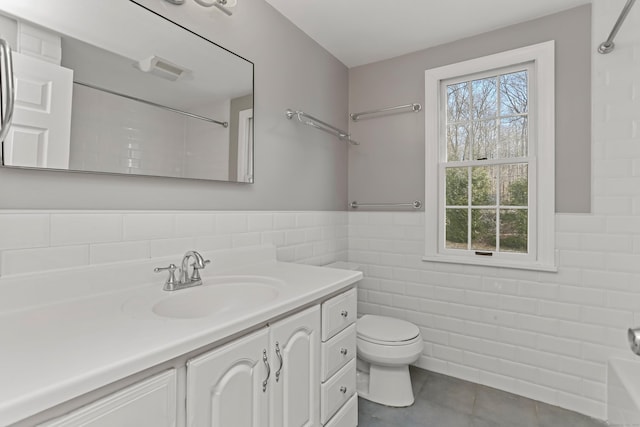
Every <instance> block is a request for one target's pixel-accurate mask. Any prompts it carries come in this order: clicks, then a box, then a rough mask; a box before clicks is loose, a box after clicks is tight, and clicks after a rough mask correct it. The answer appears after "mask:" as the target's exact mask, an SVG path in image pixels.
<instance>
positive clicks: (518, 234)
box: [446, 167, 528, 252]
mask: <svg viewBox="0 0 640 427" xmlns="http://www.w3.org/2000/svg"><path fill="white" fill-rule="evenodd" d="M490 172H491V170H490V168H489V167H474V168H472V181H471V199H472V205H473V206H481V205H493V204H495V202H496V201H495V193H496V188H495V187H494V184H493V182H495V181H494V180H493V179H492V176H491V174H490ZM468 187H469V186H468V168H448V169H447V170H446V200H447V205H449V206H459V207H460V208H459V209H451V208H449V209H447V215H446V240H447V242H450V243H454V244H456V243H457V244H458V245H453V246H454V247H455V246H459V244H464V245H465V247H466V244H467V241H468V239H467V238H468V236H467V233H468V226H469V216H468V212H469V211H468V209H467V207H468V195H467V194H468V193H467V192H468ZM507 194H508V197H509V202H510V204H511V205H512V206H527V205H528V185H527V180H526V178H521V179H516V180H514V181H513V182H512V183H511V184H510V185H509V186H508V188H507ZM500 218H501V220H500V235H501V236H500V247H501V250H503V251H508V252H526V251H527V240H528V239H527V237H528V236H527V232H528V210H527V209H502V210H501V212H500ZM496 237H497V236H496V211H495V210H494V209H472V211H471V239H472V242H473V244H474V247H477V248H484V249H487V248H495V246H496Z"/></svg>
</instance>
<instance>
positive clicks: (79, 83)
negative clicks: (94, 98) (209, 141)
mask: <svg viewBox="0 0 640 427" xmlns="http://www.w3.org/2000/svg"><path fill="white" fill-rule="evenodd" d="M73 84H76V85H80V86H85V87H88V88H91V89H95V90H99V91H102V92H106V93H109V94H111V95H116V96H120V97H122V98H126V99H130V100H132V101H138V102H141V103H143V104H147V105H151V106H152V107H158V108H162V109H163V110H168V111H171V112H172V113H177V114H181V115H183V116H187V117H191V118H192V119H198V120H202V121H205V122H209V123H215V124H218V125H220V126H223V127H226V128H227V127H229V122H221V121H219V120H214V119H211V118H209V117H205V116H200V115H198V114H193V113H189V112H187V111H182V110H178V109H176V108H171V107H167V106H166V105H162V104H156V103H155V102H151V101H147V100H146V99H141V98H136V97H135V96H131V95H127V94H124V93H120V92H114V91H112V90H109V89H105V88H102V87H99V86H94V85H92V84H89V83H84V82H75V81H74V82H73Z"/></svg>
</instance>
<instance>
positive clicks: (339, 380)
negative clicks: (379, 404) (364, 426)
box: [320, 289, 358, 427]
mask: <svg viewBox="0 0 640 427" xmlns="http://www.w3.org/2000/svg"><path fill="white" fill-rule="evenodd" d="M356 313H357V296H356V290H355V289H351V290H350V291H347V292H345V293H342V294H340V295H337V296H335V297H333V298H331V299H329V300H327V301H325V302H323V303H322V351H321V359H322V375H321V381H322V384H321V397H320V399H321V410H320V421H321V423H322V425H324V426H327V427H354V426H356V425H357V423H358V401H357V395H356V394H355V392H356V359H355V356H356V325H355V321H356Z"/></svg>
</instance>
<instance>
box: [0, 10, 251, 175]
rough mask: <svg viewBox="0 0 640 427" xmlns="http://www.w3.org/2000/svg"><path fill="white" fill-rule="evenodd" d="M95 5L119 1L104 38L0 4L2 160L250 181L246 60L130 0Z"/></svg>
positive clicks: (87, 25)
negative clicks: (5, 120)
mask: <svg viewBox="0 0 640 427" xmlns="http://www.w3.org/2000/svg"><path fill="white" fill-rule="evenodd" d="M82 1H83V0H79V1H78V2H76V3H77V4H78V7H83V6H82V5H80V2H82ZM14 3H19V2H14ZM32 3H34V2H32ZM41 3H42V2H41ZM47 3H48V2H47ZM51 3H56V2H51ZM64 3H70V2H69V1H67V2H64ZM93 3H96V2H93ZM101 3H102V4H103V5H104V6H101V7H111V6H112V9H113V8H116V9H122V11H120V12H119V11H114V10H111V12H110V13H111V14H112V15H113V14H115V15H117V19H116V20H115V21H114V22H109V23H108V24H109V28H110V29H111V30H110V33H109V34H93V33H92V31H93V32H96V31H99V30H101V29H100V28H92V27H99V26H98V25H96V23H92V22H90V21H87V22H84V20H83V19H81V17H80V18H79V16H74V14H73V13H70V14H68V16H67V17H66V18H64V15H65V12H64V11H59V12H58V13H59V14H60V16H57V17H56V18H55V19H50V20H47V19H44V21H47V22H46V23H43V22H40V21H42V20H43V17H44V16H46V15H45V14H44V12H43V11H41V10H40V11H36V10H35V9H37V8H35V7H34V8H33V9H34V10H33V14H31V13H30V10H29V8H28V7H26V6H16V7H15V9H17V10H9V11H2V10H0V36H1V37H2V38H3V39H5V40H7V41H8V43H9V44H10V45H11V49H12V52H13V55H12V56H13V69H14V72H13V74H14V82H15V88H16V91H15V94H16V97H15V98H16V99H15V104H14V105H15V108H14V113H13V120H12V123H11V127H10V128H9V132H8V134H7V136H6V138H5V139H4V141H3V143H2V153H1V154H2V164H3V166H9V167H20V168H38V169H56V170H72V171H86V172H102V173H115V174H132V175H151V176H167V177H177V178H191V179H205V180H216V181H232V182H245V183H246V182H249V183H250V182H253V71H254V70H253V63H251V62H249V61H247V60H246V59H243V58H242V57H240V56H238V55H236V54H234V53H232V52H229V51H227V50H225V49H223V48H221V47H220V46H218V45H216V44H214V43H212V42H211V41H209V40H206V39H205V38H203V37H200V36H199V35H197V34H195V33H192V32H190V31H188V30H186V29H184V28H182V27H180V26H178V25H176V24H175V23H173V22H171V21H169V20H167V19H165V18H163V17H161V16H159V15H157V14H155V13H153V12H151V11H149V10H147V9H145V8H144V7H142V6H140V5H138V4H137V3H135V2H134V1H130V2H123V1H117V2H116V1H114V2H111V1H108V2H104V1H103V2H101ZM45 7H50V6H45ZM95 13H96V14H99V13H100V11H99V10H98V11H95ZM39 18H40V19H39ZM65 19H66V21H67V22H66V21H65ZM105 20H106V19H105ZM101 25H103V27H104V24H101ZM103 29H104V28H102V30H103ZM6 78H7V77H6V76H5V75H4V72H3V75H2V79H3V81H6ZM3 87H4V85H3ZM4 90H6V89H4ZM3 95H5V96H4V97H3V99H4V98H6V93H4V94H3ZM5 103H6V102H3V103H2V104H3V105H2V106H3V108H5V107H6V106H5Z"/></svg>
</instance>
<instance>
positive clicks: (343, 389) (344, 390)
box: [340, 386, 347, 394]
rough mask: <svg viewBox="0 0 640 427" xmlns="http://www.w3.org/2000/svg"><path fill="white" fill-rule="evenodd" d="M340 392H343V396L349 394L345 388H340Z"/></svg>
mask: <svg viewBox="0 0 640 427" xmlns="http://www.w3.org/2000/svg"><path fill="white" fill-rule="evenodd" d="M340 391H341V392H342V394H345V393H346V392H347V387H345V386H342V387H340Z"/></svg>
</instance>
